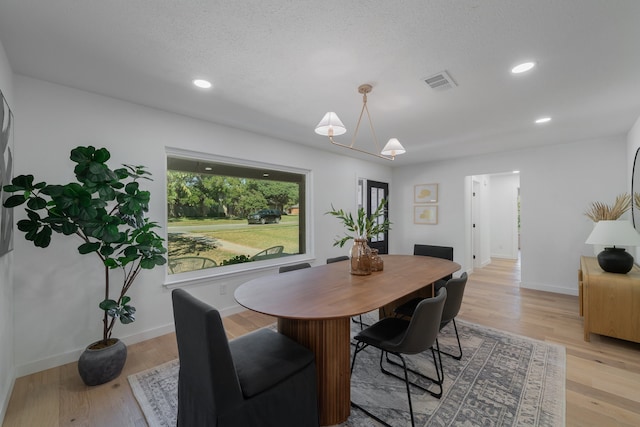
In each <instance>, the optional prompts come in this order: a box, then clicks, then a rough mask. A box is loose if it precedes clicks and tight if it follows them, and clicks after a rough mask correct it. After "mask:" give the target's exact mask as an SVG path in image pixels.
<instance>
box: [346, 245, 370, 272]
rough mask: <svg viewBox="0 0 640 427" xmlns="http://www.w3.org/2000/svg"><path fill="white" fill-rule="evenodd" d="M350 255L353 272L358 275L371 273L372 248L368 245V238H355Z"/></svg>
mask: <svg viewBox="0 0 640 427" xmlns="http://www.w3.org/2000/svg"><path fill="white" fill-rule="evenodd" d="M350 255H351V274H354V275H356V276H366V275H368V274H371V248H369V245H367V239H364V238H357V239H353V246H352V247H351V253H350Z"/></svg>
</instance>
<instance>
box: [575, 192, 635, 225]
mask: <svg viewBox="0 0 640 427" xmlns="http://www.w3.org/2000/svg"><path fill="white" fill-rule="evenodd" d="M639 202H640V194H638V193H636V195H635V203H636V205H638V203H639ZM630 208H631V195H630V194H627V193H623V194H620V195H619V196H618V197H616V201H615V203H614V204H613V205H611V206H609V205H607V204H606V203H602V202H593V203H591V206H590V207H589V209H588V210H587V211H586V212H585V213H584V214H585V215H586V216H587V217H588V218H589V219H591V220H592V221H593V222H598V221H602V220H608V221H611V220H616V219H618V218H620V217H621V216H622V215H623V214H624V213H625V212H626V211H628V210H629V209H630Z"/></svg>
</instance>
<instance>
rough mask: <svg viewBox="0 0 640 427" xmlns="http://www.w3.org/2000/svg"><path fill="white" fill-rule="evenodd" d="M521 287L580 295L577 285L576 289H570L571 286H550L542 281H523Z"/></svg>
mask: <svg viewBox="0 0 640 427" xmlns="http://www.w3.org/2000/svg"><path fill="white" fill-rule="evenodd" d="M520 287H521V288H525V289H532V290H535V291H544V292H553V293H555V294H564V295H574V296H578V288H577V287H576V289H569V288H563V287H560V286H550V285H545V284H541V283H527V282H521V283H520Z"/></svg>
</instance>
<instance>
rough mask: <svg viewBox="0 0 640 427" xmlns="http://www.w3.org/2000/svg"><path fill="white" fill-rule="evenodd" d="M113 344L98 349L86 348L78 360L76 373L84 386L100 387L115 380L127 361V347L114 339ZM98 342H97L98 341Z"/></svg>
mask: <svg viewBox="0 0 640 427" xmlns="http://www.w3.org/2000/svg"><path fill="white" fill-rule="evenodd" d="M114 341H115V344H113V345H111V346H109V347H105V348H99V349H92V348H91V347H92V346H93V345H94V344H96V343H97V342H96V343H93V344H91V345H90V346H88V347H87V348H86V349H85V350H84V351H83V352H82V354H81V355H80V359H79V360H78V373H80V377H81V378H82V381H84V383H85V384H86V385H100V384H104V383H107V382H109V381H111V380H112V379H114V378H117V377H118V375H120V372H122V368H123V367H124V364H125V362H126V361H127V346H126V345H125V344H124V343H123V342H122V341H120V340H118V339H114ZM98 342H99V341H98Z"/></svg>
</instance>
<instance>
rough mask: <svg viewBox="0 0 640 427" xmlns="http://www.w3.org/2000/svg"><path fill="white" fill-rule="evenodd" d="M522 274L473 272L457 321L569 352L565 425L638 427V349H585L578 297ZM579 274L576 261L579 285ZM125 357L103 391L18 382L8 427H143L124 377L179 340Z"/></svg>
mask: <svg viewBox="0 0 640 427" xmlns="http://www.w3.org/2000/svg"><path fill="white" fill-rule="evenodd" d="M519 269H520V265H519V263H517V262H514V261H510V260H502V259H494V260H493V262H492V263H491V264H490V265H489V266H487V267H485V268H483V269H479V270H476V271H475V272H474V273H473V274H472V275H471V276H470V278H469V282H468V284H467V287H466V290H465V297H464V301H463V304H462V309H461V311H460V314H459V318H460V319H464V320H467V321H470V322H474V323H479V324H482V325H486V326H490V327H493V328H496V329H502V330H506V331H510V332H514V333H517V334H520V335H526V336H529V337H531V338H536V339H539V340H544V341H549V342H554V343H559V344H562V345H564V346H565V347H566V349H567V370H566V372H567V382H566V419H567V426H599V427H600V426H640V344H635V343H630V342H626V341H621V340H616V339H613V338H607V337H600V336H598V335H592V338H591V342H590V343H587V342H585V341H584V340H583V332H582V319H581V318H580V317H579V314H578V298H577V297H573V296H566V295H558V294H552V293H546V292H539V291H531V290H527V289H520V288H519V287H518V285H519V282H518V281H519V277H520V271H519ZM577 269H578V263H577V261H576V278H577ZM576 280H577V279H576ZM273 321H274V320H273V319H272V318H269V317H268V316H263V315H260V314H257V313H253V312H249V311H247V312H243V313H240V314H236V315H233V316H230V317H227V318H225V319H224V323H225V327H226V329H227V332H228V335H229V336H230V337H236V336H239V335H242V334H244V333H246V332H248V331H251V330H254V329H257V328H259V327H262V326H266V325H268V324H270V323H272V322H273ZM128 350H129V355H128V358H127V363H126V365H125V368H124V371H123V373H122V374H121V375H120V377H119V378H117V379H116V380H114V381H112V382H110V383H108V384H104V385H101V386H97V387H86V386H85V385H84V384H83V383H82V381H81V380H80V378H79V376H78V373H77V368H76V364H75V363H71V364H68V365H64V366H61V367H58V368H53V369H49V370H47V371H43V372H39V373H36V374H33V375H29V376H26V377H22V378H19V379H17V380H16V384H15V387H14V390H13V394H12V396H11V400H10V402H9V406H8V409H7V414H6V416H5V420H4V423H3V426H4V427H14V426H20V427H22V426H29V427H31V426H51V427H57V426H92V427H93V426H96V427H99V426H105V427H107V426H108V427H112V426H146V422H145V421H144V416H143V415H142V412H141V411H140V409H139V407H138V404H137V403H136V400H135V398H134V397H133V395H132V393H131V389H130V388H129V383H128V381H127V376H128V375H129V374H132V373H136V372H139V371H142V370H144V369H147V368H150V367H153V366H155V365H158V364H160V363H163V362H167V361H169V360H172V359H175V358H176V357H177V349H176V343H175V336H174V335H173V334H168V335H164V336H161V337H158V338H155V339H152V340H148V341H145V342H142V343H139V344H135V345H132V346H129V349H128Z"/></svg>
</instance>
